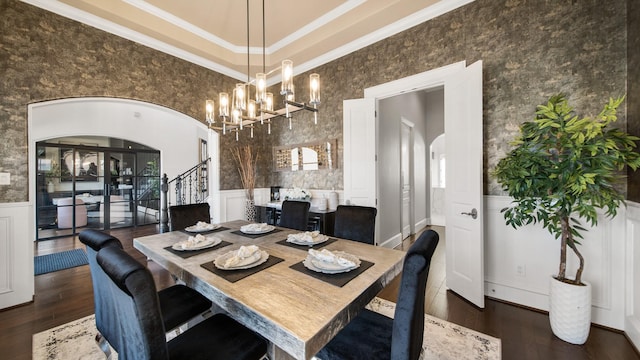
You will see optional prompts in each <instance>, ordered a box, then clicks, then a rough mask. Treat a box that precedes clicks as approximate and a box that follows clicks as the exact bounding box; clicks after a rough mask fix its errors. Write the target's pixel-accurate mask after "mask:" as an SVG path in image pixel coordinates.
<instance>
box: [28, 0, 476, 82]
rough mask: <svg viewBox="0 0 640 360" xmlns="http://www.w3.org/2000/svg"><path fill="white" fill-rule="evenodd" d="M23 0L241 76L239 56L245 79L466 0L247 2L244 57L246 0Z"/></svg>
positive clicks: (346, 48) (354, 45) (308, 64)
mask: <svg viewBox="0 0 640 360" xmlns="http://www.w3.org/2000/svg"><path fill="white" fill-rule="evenodd" d="M23 1H24V2H26V3H29V4H32V5H35V6H38V7H40V8H43V9H46V10H49V11H52V12H54V13H57V14H59V15H62V16H65V17H68V18H71V19H74V20H77V21H80V22H82V23H85V24H87V25H90V26H94V27H96V28H99V29H101V30H104V31H107V32H110V33H113V34H115V35H118V36H121V37H124V38H127V39H130V40H132V41H135V42H138V43H141V44H143V45H145V46H149V47H151V48H154V49H157V50H160V51H163V52H165V53H168V54H171V55H174V56H176V57H179V58H182V59H184V60H187V61H190V62H193V63H196V64H198V65H201V66H204V67H207V68H209V69H211V70H214V71H217V72H220V73H222V74H225V75H228V76H231V77H234V78H237V79H240V80H247V61H249V63H250V65H251V68H250V71H249V73H250V74H252V77H253V76H255V73H256V72H260V71H262V69H263V59H264V68H265V70H266V72H269V71H271V70H274V69H277V68H278V67H279V66H280V62H281V61H282V60H283V59H290V60H293V63H294V69H295V71H296V72H301V71H306V70H309V69H312V68H314V67H317V66H319V65H322V64H324V63H327V62H330V61H332V60H335V59H337V58H338V57H341V56H344V55H346V54H348V53H350V52H352V51H355V50H357V49H360V48H362V47H365V46H368V45H370V44H372V43H374V42H376V41H379V40H381V39H383V38H385V37H388V36H390V35H393V34H395V33H398V32H400V31H403V30H405V29H408V28H410V27H412V26H415V25H417V24H420V23H422V22H424V21H427V20H429V19H431V18H434V17H436V16H439V15H441V14H443V13H446V12H448V11H451V10H453V9H455V8H457V7H460V6H462V5H465V4H467V3H469V2H471V1H473V0H304V1H301V0H248V2H249V11H248V14H249V54H250V58H249V59H247V0H244V1H243V0H181V1H176V0H146V1H145V0H106V1H105V0H23ZM263 3H264V4H265V5H264V20H265V21H264V32H263V21H262V20H263ZM263 35H264V47H263ZM263 49H264V51H263ZM269 79H270V83H273V82H276V81H279V74H278V73H277V72H274V76H271V77H269Z"/></svg>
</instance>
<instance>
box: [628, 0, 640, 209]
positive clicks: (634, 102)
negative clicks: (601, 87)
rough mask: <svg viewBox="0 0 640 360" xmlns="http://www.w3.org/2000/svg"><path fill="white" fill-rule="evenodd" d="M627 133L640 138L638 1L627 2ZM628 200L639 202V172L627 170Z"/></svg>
mask: <svg viewBox="0 0 640 360" xmlns="http://www.w3.org/2000/svg"><path fill="white" fill-rule="evenodd" d="M627 4H628V5H627V71H628V74H627V94H626V96H627V101H626V108H627V131H629V133H631V134H633V135H635V136H640V31H638V24H640V1H636V0H628V2H627ZM628 175H629V178H628V180H627V184H628V185H627V186H628V196H627V197H628V199H629V200H631V201H635V202H640V171H631V170H629V174H628Z"/></svg>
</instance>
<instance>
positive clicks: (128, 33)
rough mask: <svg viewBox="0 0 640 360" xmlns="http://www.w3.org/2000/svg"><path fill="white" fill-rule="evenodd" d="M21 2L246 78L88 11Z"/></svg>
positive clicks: (47, 1)
mask: <svg viewBox="0 0 640 360" xmlns="http://www.w3.org/2000/svg"><path fill="white" fill-rule="evenodd" d="M21 1H22V2H24V3H27V4H30V5H33V6H36V7H39V8H41V9H44V10H47V11H50V12H52V13H55V14H58V15H60V16H63V17H66V18H69V19H71V20H75V21H78V22H80V23H83V24H85V25H89V26H91V27H94V28H96V29H99V30H102V31H106V32H108V33H111V34H113V35H117V36H119V37H122V38H124V39H127V40H131V41H134V42H137V43H139V44H141V45H144V46H148V47H150V48H152V49H155V50H158V51H160V52H163V53H165V54H169V55H172V56H175V57H177V58H180V59H182V60H185V61H188V62H191V63H193V64H196V65H200V66H202V67H205V68H207V69H210V70H213V71H215V72H218V73H220V74H223V75H226V76H229V77H232V78H234V79H238V80H242V79H244V78H246V74H244V73H241V72H239V71H236V70H233V69H231V68H228V67H226V66H223V65H220V64H218V63H216V62H215V61H211V60H208V59H205V58H203V57H201V56H197V55H195V54H193V53H190V52H188V51H185V50H182V49H179V48H177V47H175V46H173V45H169V44H167V43H165V42H163V41H159V40H156V39H154V38H152V37H149V36H147V35H144V34H141V33H139V32H137V31H133V30H131V29H129V28H126V27H124V26H121V25H118V24H116V23H114V22H111V21H106V20H104V19H102V18H100V17H97V16H95V15H93V14H90V13H88V12H86V11H82V10H79V9H76V8H74V7H72V6H69V5H67V4H64V3H61V2H59V1H51V0H21Z"/></svg>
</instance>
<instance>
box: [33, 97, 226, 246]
mask: <svg viewBox="0 0 640 360" xmlns="http://www.w3.org/2000/svg"><path fill="white" fill-rule="evenodd" d="M28 111H29V115H28V119H29V159H36V158H37V148H38V147H37V144H38V143H39V142H46V141H47V140H49V139H53V138H69V137H85V138H87V139H96V138H110V139H120V141H121V142H122V144H125V143H126V144H127V145H118V146H115V147H114V146H111V148H112V149H111V150H110V151H111V152H115V153H118V154H117V155H116V156H114V157H115V158H116V160H118V161H127V160H126V158H127V156H129V155H125V154H127V153H128V152H129V151H130V150H133V149H129V144H132V143H136V144H140V145H142V146H144V147H146V149H153V151H157V152H159V155H160V156H159V161H158V164H157V165H158V173H159V174H167V176H168V177H169V178H173V177H175V176H176V175H178V174H180V173H182V172H183V171H185V170H187V169H189V168H190V167H191V166H193V165H194V164H197V163H198V161H199V159H200V157H201V156H202V155H201V154H200V144H201V142H202V141H205V142H207V143H208V144H209V147H208V151H209V157H211V158H212V160H213V161H212V163H211V164H212V165H211V168H210V171H211V176H210V177H209V189H212V190H214V189H218V188H219V186H218V177H217V176H216V174H217V172H218V170H217V166H218V164H219V163H218V161H217V159H216V158H214V154H216V156H217V151H215V153H214V149H217V144H218V135H217V134H216V133H215V132H212V131H208V129H207V127H206V126H205V125H204V124H203V123H201V122H199V121H197V120H196V119H193V118H191V117H189V116H187V115H185V114H182V113H180V112H177V111H175V110H173V109H169V108H166V107H163V106H159V105H156V104H151V103H147V102H142V101H137V100H130V99H120V98H102V97H100V98H95V97H94V98H71V99H61V100H53V101H47V102H41V103H34V104H30V105H29V108H28ZM83 144H84V145H91V146H93V145H98V143H96V142H95V141H94V140H93V141H87V140H85V141H84V143H83ZM176 145H179V146H176ZM80 150H83V151H84V150H88V149H87V147H86V146H85V147H83V148H80ZM103 150H104V149H100V150H99V151H103ZM120 154H122V155H120ZM81 157H82V156H81ZM103 157H104V159H105V160H108V161H106V163H107V164H110V162H111V159H110V157H111V156H109V157H107V156H106V155H105V154H103ZM73 159H74V161H75V159H76V157H75V155H74V157H73ZM114 161H115V160H114ZM129 162H130V161H129ZM119 166H120V170H121V171H125V169H127V168H131V171H132V172H133V168H132V167H131V166H127V167H123V166H122V163H121V164H120V165H119ZM31 170H32V171H30V172H29V174H30V176H29V181H30V189H32V192H31V194H33V195H36V196H37V194H38V192H37V188H38V186H37V183H38V179H37V174H38V168H37V162H36V164H32V165H31ZM103 171H107V170H103ZM108 171H109V172H110V171H111V168H109V170H108ZM119 175H121V174H119ZM108 183H109V182H107V184H108ZM77 184H78V183H76V185H77ZM80 184H84V183H80ZM125 185H128V184H125ZM41 186H48V182H47V183H44V184H43V185H41ZM83 186H84V185H83ZM76 189H77V190H81V187H77V188H76ZM83 194H84V192H76V194H75V195H83ZM36 196H32V197H31V200H30V201H31V202H32V204H35V203H36V200H37V199H36ZM69 197H70V196H69ZM123 202H124V201H123ZM212 203H215V202H214V201H212ZM52 205H53V204H52ZM212 209H213V210H214V213H217V214H219V209H218V208H216V207H213V205H212ZM97 211H100V210H99V209H97ZM103 211H104V209H103ZM33 218H34V219H35V218H36V207H35V206H34V207H33ZM116 225H117V224H116ZM34 238H35V237H34Z"/></svg>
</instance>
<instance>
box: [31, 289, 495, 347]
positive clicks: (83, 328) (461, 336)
mask: <svg viewBox="0 0 640 360" xmlns="http://www.w3.org/2000/svg"><path fill="white" fill-rule="evenodd" d="M367 308H369V309H371V310H373V311H376V312H379V313H381V314H383V315H386V316H389V317H393V313H394V311H395V303H393V302H390V301H387V300H384V299H380V298H375V299H373V300H372V301H371V303H369V305H367ZM96 332H97V330H96V326H95V318H94V316H93V315H89V316H87V317H84V318H82V319H78V320H75V321H72V322H69V323H66V324H63V325H60V326H58V327H55V328H52V329H49V330H45V331H43V332H40V333H37V334H34V335H33V360H58V359H59V360H63V359H64V360H85V359H86V360H89V359H104V358H105V356H104V353H103V352H102V351H101V350H100V348H99V347H98V345H97V344H96V342H95V340H94V338H95V335H96ZM501 346H502V345H501V342H500V339H498V338H494V337H491V336H488V335H485V334H482V333H479V332H477V331H473V330H471V329H467V328H465V327H462V326H459V325H456V324H453V323H450V322H448V321H444V320H440V319H438V318H435V317H433V316H430V315H425V324H424V343H423V345H422V347H423V351H424V353H423V356H422V358H423V359H443V360H464V359H469V360H471V359H474V360H481V359H486V360H494V359H501V357H502V354H501ZM111 354H112V355H111V359H117V358H118V354H116V353H115V351H113V349H111Z"/></svg>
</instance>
